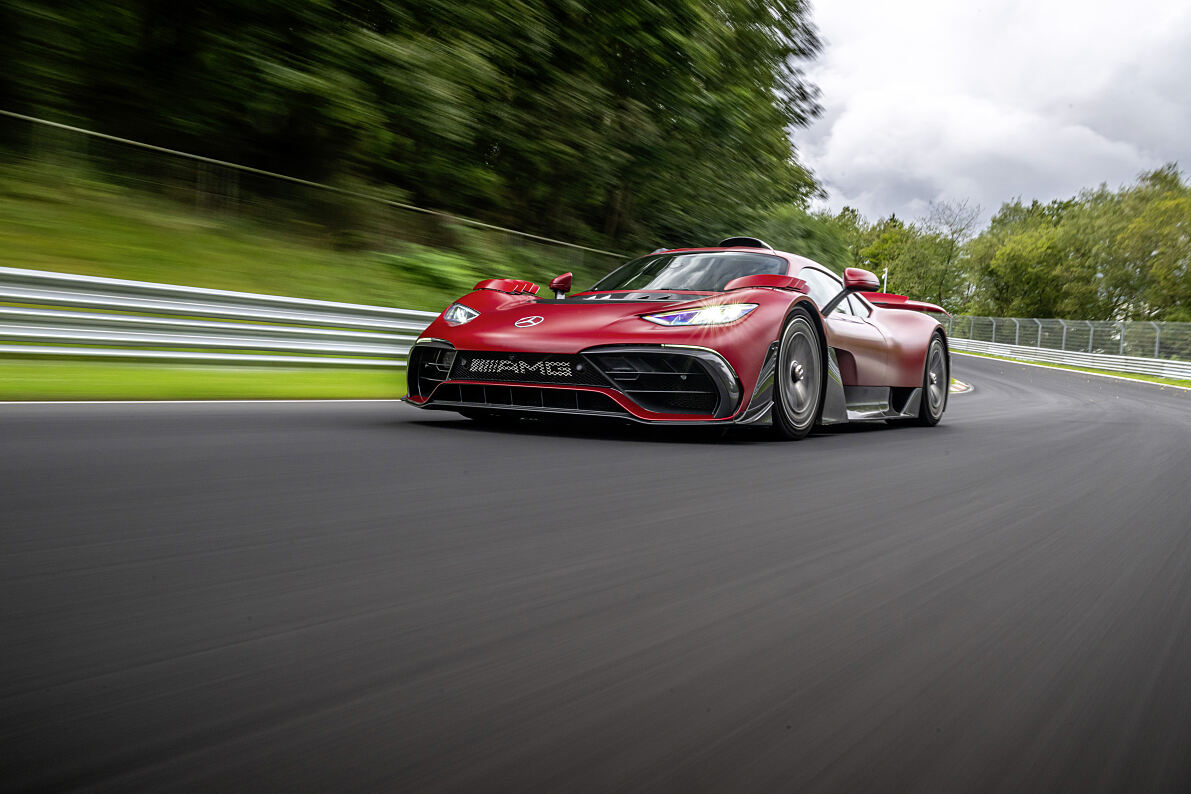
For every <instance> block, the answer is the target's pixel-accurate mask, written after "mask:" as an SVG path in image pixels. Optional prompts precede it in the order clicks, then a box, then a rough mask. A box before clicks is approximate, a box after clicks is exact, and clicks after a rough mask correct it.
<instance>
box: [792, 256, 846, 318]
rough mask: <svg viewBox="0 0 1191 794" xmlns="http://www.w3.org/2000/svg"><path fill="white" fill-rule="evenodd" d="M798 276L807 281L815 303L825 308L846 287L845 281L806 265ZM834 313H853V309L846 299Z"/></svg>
mask: <svg viewBox="0 0 1191 794" xmlns="http://www.w3.org/2000/svg"><path fill="white" fill-rule="evenodd" d="M798 278H800V279H802V280H803V281H805V282H806V285H807V287H809V288H810V291H811V299H812V300H814V302H815V305H816V306H818V307H819V308H823V307H824V306H826V305H827V302H828V301H829V300H831V299H832V298H834V297H835V296H836V295H838V294H839V291H840V290H842V289H843V288H844V283H843V282H842V281H840V280H838V279H837V278H835V277H834V276H829V275H827V274H826V273H824V272H823V271H822V270H816V269H815V268H811V267H804V268H803V269H802V270H800V271H798ZM832 313H833V314H851V309H849V308H848V302H847V301H846V300H843V301H840V303H839V305H838V306H836V307H835V311H834V312H832Z"/></svg>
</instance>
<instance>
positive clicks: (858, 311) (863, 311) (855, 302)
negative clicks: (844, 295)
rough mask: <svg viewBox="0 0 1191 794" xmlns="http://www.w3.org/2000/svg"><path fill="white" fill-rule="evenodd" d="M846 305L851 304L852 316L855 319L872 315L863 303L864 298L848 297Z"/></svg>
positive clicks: (857, 296)
mask: <svg viewBox="0 0 1191 794" xmlns="http://www.w3.org/2000/svg"><path fill="white" fill-rule="evenodd" d="M848 303H850V304H852V314H855V315H856V316H857V317H868V316H869V315H870V314H872V313H873V310H872V309H870V308H869V307H868V304H867V303H865V302H864V298H861V297H860V296H859V295H849V296H848Z"/></svg>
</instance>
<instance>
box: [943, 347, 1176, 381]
mask: <svg viewBox="0 0 1191 794" xmlns="http://www.w3.org/2000/svg"><path fill="white" fill-rule="evenodd" d="M949 343H950V345H951V349H952V350H958V351H961V352H963V351H967V352H971V353H988V354H991V355H994V356H1005V357H1006V358H1016V359H1022V360H1024V361H1040V362H1046V363H1050V364H1066V365H1067V366H1071V367H1087V368H1089V369H1103V370H1108V371H1110V372H1126V373H1130V374H1134V375H1153V376H1156V377H1161V378H1177V379H1182V380H1191V361H1171V360H1168V359H1161V358H1140V357H1137V356H1114V355H1111V354H1107V353H1081V352H1076V351H1072V350H1050V349H1048V348H1045V347H1028V346H1025V345H1007V344H1000V343H997V342H983V341H980V340H977V339H963V338H956V337H952V338H951V339H950V340H949Z"/></svg>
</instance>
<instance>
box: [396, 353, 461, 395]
mask: <svg viewBox="0 0 1191 794" xmlns="http://www.w3.org/2000/svg"><path fill="white" fill-rule="evenodd" d="M454 363H455V350H454V349H453V348H450V347H445V346H442V345H441V344H436V345H414V348H413V350H411V351H409V363H408V368H407V374H406V378H407V379H408V382H409V393H410V394H411V395H412V396H414V397H427V396H429V395H430V392H432V391H434V387H435V386H437V385H438V384H440V383H442V382H443V381H444V380H446V379H447V375H448V374H450V372H451V365H452V364H454Z"/></svg>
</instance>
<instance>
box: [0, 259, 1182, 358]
mask: <svg viewBox="0 0 1191 794" xmlns="http://www.w3.org/2000/svg"><path fill="white" fill-rule="evenodd" d="M0 303H6V304H16V305H9V306H0V356H5V355H35V356H81V357H87V358H109V359H111V358H122V359H144V360H149V361H179V362H193V363H216V364H259V365H279V364H284V365H296V364H297V365H319V366H341V367H392V366H403V365H404V364H405V357H406V354H407V353H408V351H409V346H410V345H411V344H412V343H413V340H414V339H415V338H417V335H418V334H419V333H421V331H422V330H423V329H424V328H425V327H426V326H427V325H429V323H430V321H431V320H433V319H434V317H435V316H436V315H435V313H434V312H424V311H415V310H412V309H395V308H389V307H387V306H367V305H362V304H355V303H335V302H332V301H318V300H305V299H302V298H289V297H284V296H280V295H257V294H253V293H248V292H230V291H227V290H216V289H203V288H200V287H181V286H176V285H173V284H155V283H151V282H146V281H127V280H124V279H114V278H98V277H94V276H80V275H72V274H68V273H52V272H48V271H44V270H24V269H21V268H12V267H0ZM950 344H951V347H952V349H954V350H958V351H970V352H974V353H991V354H993V355H999V356H1007V357H1009V358H1018V359H1023V360H1026V361H1041V362H1049V363H1054V364H1068V365H1071V366H1077V367H1090V368H1094V369H1103V370H1109V371H1113V372H1127V373H1134V374H1142V375H1156V376H1161V377H1167V378H1180V379H1191V362H1189V361H1174V360H1168V359H1157V358H1138V357H1134V356H1116V355H1110V354H1105V353H1081V352H1075V351H1071V350H1066V351H1064V350H1052V349H1048V348H1045V347H1032V346H1026V345H1009V344H1001V343H995V342H985V341H980V340H975V339H963V338H957V337H955V336H954V335H953V336H952V337H951V339H950Z"/></svg>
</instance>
